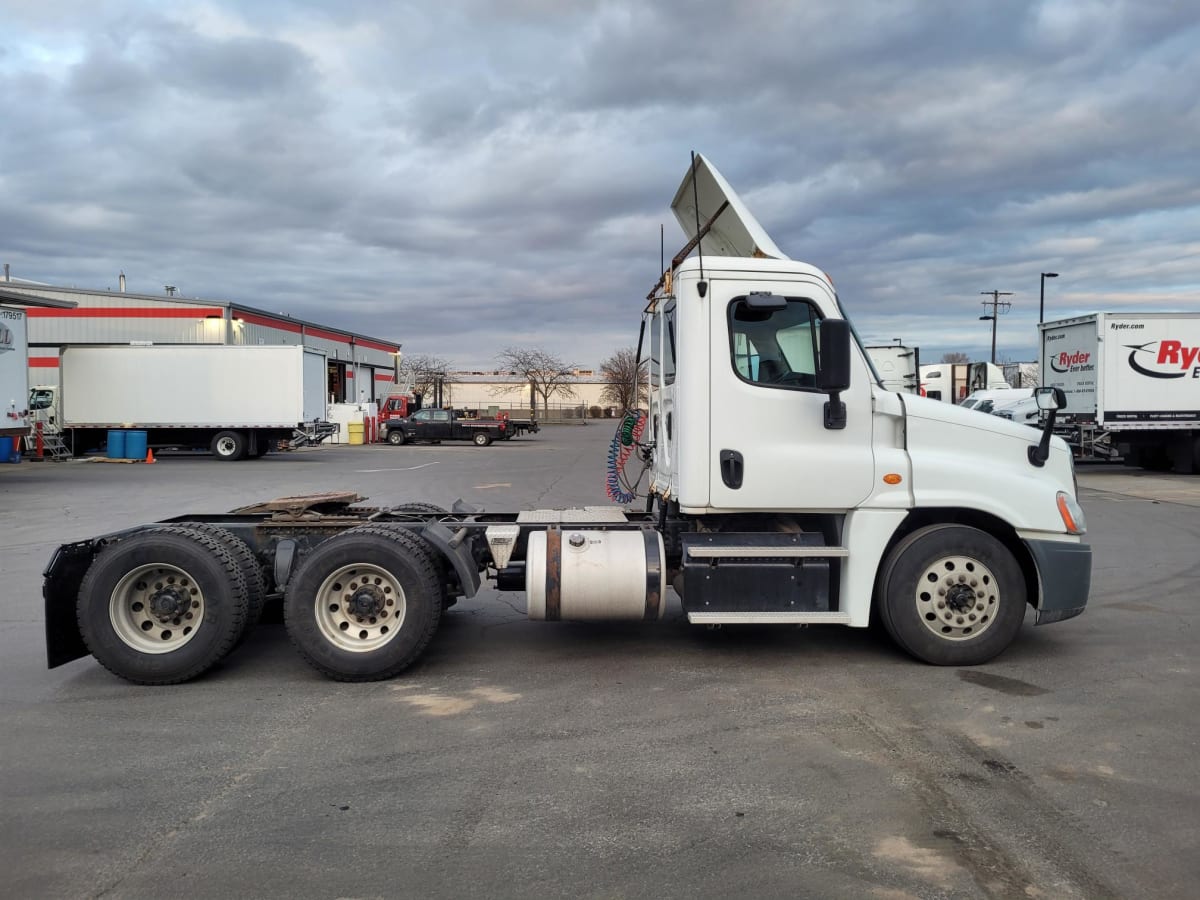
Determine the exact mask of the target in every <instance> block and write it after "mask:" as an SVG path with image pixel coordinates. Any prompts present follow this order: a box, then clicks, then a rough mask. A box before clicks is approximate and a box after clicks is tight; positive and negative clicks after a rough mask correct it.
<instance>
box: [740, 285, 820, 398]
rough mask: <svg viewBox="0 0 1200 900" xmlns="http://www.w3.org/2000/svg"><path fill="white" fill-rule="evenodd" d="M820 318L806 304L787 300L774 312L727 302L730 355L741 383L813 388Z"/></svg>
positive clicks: (812, 308) (802, 301) (795, 299)
mask: <svg viewBox="0 0 1200 900" xmlns="http://www.w3.org/2000/svg"><path fill="white" fill-rule="evenodd" d="M820 328H821V317H820V314H819V313H818V312H817V310H816V308H815V307H814V306H813V305H812V303H810V302H809V301H807V300H804V299H801V298H794V297H789V298H788V300H787V307H786V308H785V309H779V310H762V309H751V308H750V307H749V306H747V305H746V302H745V300H744V299H737V300H734V301H733V302H732V303H730V304H729V351H730V357H731V360H732V362H733V370H734V372H736V373H737V376H738V377H739V378H741V379H742V380H743V381H748V382H750V383H752V384H761V385H769V386H770V387H776V388H792V389H796V388H799V389H804V388H815V387H816V384H817V379H816V372H817V365H816V361H817V354H818V350H817V348H818V346H819V337H820Z"/></svg>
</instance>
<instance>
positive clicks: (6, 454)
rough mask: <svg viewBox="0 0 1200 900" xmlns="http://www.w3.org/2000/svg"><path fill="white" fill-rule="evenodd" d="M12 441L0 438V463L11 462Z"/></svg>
mask: <svg viewBox="0 0 1200 900" xmlns="http://www.w3.org/2000/svg"><path fill="white" fill-rule="evenodd" d="M12 456H13V439H12V438H11V437H9V436H7V435H6V436H4V437H0V463H6V462H12Z"/></svg>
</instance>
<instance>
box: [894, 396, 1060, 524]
mask: <svg viewBox="0 0 1200 900" xmlns="http://www.w3.org/2000/svg"><path fill="white" fill-rule="evenodd" d="M904 407H905V411H906V422H905V443H906V447H907V449H908V453H909V459H910V461H911V464H912V492H913V501H914V503H915V504H916V505H917V506H923V507H966V508H972V509H976V510H980V511H982V512H986V513H990V514H991V515H994V516H996V517H997V518H999V519H1001V520H1002V521H1005V522H1008V523H1009V524H1011V525H1012V526H1013V527H1014V528H1016V529H1017V531H1018V533H1029V532H1041V533H1042V534H1062V533H1063V532H1064V530H1065V529H1064V527H1063V523H1062V517H1061V516H1060V514H1059V512H1058V507H1057V503H1056V495H1057V492H1058V491H1066V492H1067V493H1068V494H1070V495H1072V496H1074V494H1075V486H1074V465H1073V462H1072V459H1071V450H1070V448H1069V447H1068V446H1067V444H1066V442H1065V441H1064V440H1063V439H1062V438H1059V437H1054V438H1051V440H1050V458H1049V459H1048V460H1046V464H1045V465H1044V466H1035V465H1033V464H1032V463H1031V462H1030V461H1029V448H1030V447H1033V446H1036V445H1037V443H1038V442H1039V441H1040V440H1041V436H1042V432H1041V431H1040V430H1039V429H1037V428H1030V427H1029V426H1028V425H1019V424H1017V423H1015V422H1011V421H1009V420H1008V419H1002V418H1000V417H999V416H993V415H990V414H988V413H981V412H975V411H974V410H970V409H961V408H960V407H957V406H951V405H950V404H949V403H942V402H940V401H938V400H929V399H927V398H925V397H912V396H908V395H904Z"/></svg>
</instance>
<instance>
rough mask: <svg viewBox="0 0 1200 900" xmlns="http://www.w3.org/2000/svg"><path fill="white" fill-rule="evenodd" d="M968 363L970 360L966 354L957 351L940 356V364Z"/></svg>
mask: <svg viewBox="0 0 1200 900" xmlns="http://www.w3.org/2000/svg"><path fill="white" fill-rule="evenodd" d="M970 361H971V358H970V357H969V356H967V354H965V353H960V352H958V351H955V352H954V353H943V354H942V362H944V363H969V362H970Z"/></svg>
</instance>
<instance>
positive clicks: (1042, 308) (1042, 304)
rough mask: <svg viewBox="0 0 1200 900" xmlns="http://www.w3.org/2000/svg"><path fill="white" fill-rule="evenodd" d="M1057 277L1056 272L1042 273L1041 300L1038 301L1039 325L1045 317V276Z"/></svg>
mask: <svg viewBox="0 0 1200 900" xmlns="http://www.w3.org/2000/svg"><path fill="white" fill-rule="evenodd" d="M1057 277H1058V273H1057V272H1043V273H1042V294H1041V300H1040V301H1039V302H1038V324H1039V325H1041V324H1042V322H1043V321H1044V320H1045V318H1046V279H1047V278H1057Z"/></svg>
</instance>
